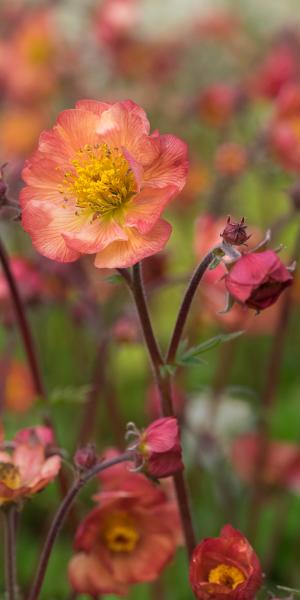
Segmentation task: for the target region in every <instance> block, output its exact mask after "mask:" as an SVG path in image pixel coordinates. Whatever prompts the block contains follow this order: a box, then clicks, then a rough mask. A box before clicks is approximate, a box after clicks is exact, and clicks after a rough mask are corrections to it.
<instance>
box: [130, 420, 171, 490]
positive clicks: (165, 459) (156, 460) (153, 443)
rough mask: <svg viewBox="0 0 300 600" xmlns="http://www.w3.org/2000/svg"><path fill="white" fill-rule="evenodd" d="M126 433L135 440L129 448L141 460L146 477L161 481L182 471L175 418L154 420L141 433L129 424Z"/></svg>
mask: <svg viewBox="0 0 300 600" xmlns="http://www.w3.org/2000/svg"><path fill="white" fill-rule="evenodd" d="M127 432H128V435H130V436H132V435H133V436H134V437H135V438H136V439H135V441H134V443H133V444H130V448H132V449H134V451H135V453H136V455H137V459H138V460H141V462H142V464H143V467H144V470H145V473H146V474H147V475H150V476H151V477H154V478H156V479H161V478H163V477H169V476H170V475H174V473H177V471H181V470H182V469H183V462H182V458H181V454H182V450H181V444H180V435H179V426H178V421H177V419H176V418H175V417H162V418H161V419H156V421H153V423H151V424H150V425H149V426H148V427H146V429H144V431H142V432H141V433H140V432H139V431H138V430H137V429H136V427H135V425H134V424H133V423H130V424H128V429H127Z"/></svg>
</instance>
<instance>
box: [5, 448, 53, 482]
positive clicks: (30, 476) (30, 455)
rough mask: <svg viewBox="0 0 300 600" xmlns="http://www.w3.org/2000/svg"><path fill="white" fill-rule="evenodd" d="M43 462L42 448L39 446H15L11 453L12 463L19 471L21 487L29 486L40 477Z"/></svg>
mask: <svg viewBox="0 0 300 600" xmlns="http://www.w3.org/2000/svg"><path fill="white" fill-rule="evenodd" d="M44 460H45V454H44V448H43V446H42V445H41V444H36V445H35V446H29V445H28V444H18V445H17V446H16V448H15V450H14V452H13V463H14V464H15V465H16V467H18V469H19V471H20V475H21V481H22V485H26V486H27V485H30V484H31V482H32V481H34V480H35V479H36V478H39V477H40V473H41V469H42V466H43V464H44Z"/></svg>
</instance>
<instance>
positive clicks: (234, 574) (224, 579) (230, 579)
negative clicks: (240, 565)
mask: <svg viewBox="0 0 300 600" xmlns="http://www.w3.org/2000/svg"><path fill="white" fill-rule="evenodd" d="M245 579H246V577H245V575H244V573H242V571H240V570H239V569H237V568H236V567H231V566H229V565H225V564H221V565H218V566H217V567H215V568H214V569H211V571H210V572H209V575H208V581H209V583H218V584H219V585H225V586H226V587H228V588H230V589H231V590H235V588H236V587H237V586H238V585H240V583H243V582H244V581H245Z"/></svg>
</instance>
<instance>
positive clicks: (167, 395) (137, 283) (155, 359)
mask: <svg viewBox="0 0 300 600" xmlns="http://www.w3.org/2000/svg"><path fill="white" fill-rule="evenodd" d="M119 272H120V274H121V275H123V276H124V273H123V269H122V270H119ZM124 279H125V280H126V282H127V284H128V285H129V287H130V290H131V292H132V295H133V298H134V301H135V305H136V308H137V312H138V315H139V319H140V323H141V327H142V330H143V334H144V338H145V342H146V346H147V348H148V352H149V356H150V360H151V364H152V368H153V371H154V376H155V380H156V383H157V386H158V389H159V392H160V398H161V409H162V414H163V416H165V417H168V416H173V415H174V408H173V403H172V395H171V387H170V379H169V377H168V376H167V375H164V376H163V375H162V373H161V367H162V366H163V365H164V364H165V363H164V360H163V357H162V354H161V351H160V349H159V346H158V343H157V341H156V338H155V335H154V332H153V328H152V323H151V320H150V316H149V311H148V305H147V301H146V297H145V292H144V286H143V281H142V277H141V265H140V264H139V263H138V264H136V265H134V267H133V277H132V279H131V277H130V275H129V273H128V271H126V276H124ZM173 480H174V486H175V491H176V497H177V503H178V509H179V513H180V518H181V524H182V529H183V532H184V536H185V543H186V549H187V553H188V556H189V557H191V554H192V552H193V549H194V547H195V545H196V539H195V533H194V528H193V524H192V517H191V511H190V506H189V499H188V493H187V489H186V484H185V480H184V477H183V474H182V472H179V473H176V474H175V475H174V476H173Z"/></svg>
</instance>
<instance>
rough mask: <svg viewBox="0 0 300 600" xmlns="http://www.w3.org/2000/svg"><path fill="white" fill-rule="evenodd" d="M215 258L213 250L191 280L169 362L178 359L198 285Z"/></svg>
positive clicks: (173, 338) (172, 341)
mask: <svg viewBox="0 0 300 600" xmlns="http://www.w3.org/2000/svg"><path fill="white" fill-rule="evenodd" d="M213 258H214V253H213V251H211V252H209V253H208V254H207V255H206V256H205V257H204V259H203V260H202V261H201V263H200V264H199V265H198V267H197V268H196V270H195V272H194V274H193V276H192V278H191V281H190V283H189V285H188V287H187V290H186V292H185V295H184V297H183V301H182V303H181V306H180V309H179V312H178V316H177V320H176V323H175V327H174V331H173V335H172V337H171V341H170V345H169V349H168V352H167V357H166V363H167V364H172V363H173V362H174V361H175V359H176V354H177V350H178V346H179V343H180V340H181V337H182V333H183V329H184V326H185V323H186V320H187V317H188V314H189V311H190V308H191V304H192V301H193V299H194V296H195V293H196V291H197V288H198V285H199V283H200V281H201V279H202V277H203V275H204V273H205V271H206V270H207V269H208V267H209V265H210V263H211V262H212V260H213Z"/></svg>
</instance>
